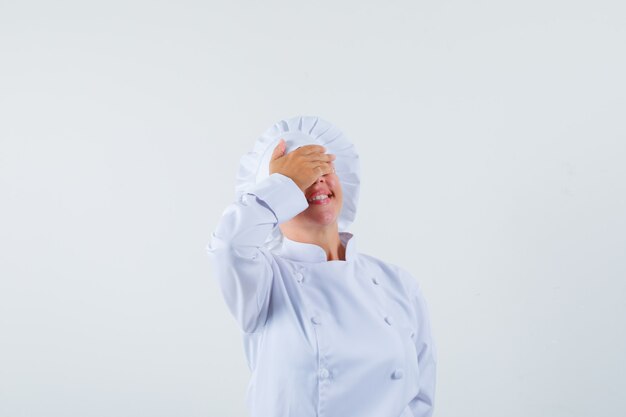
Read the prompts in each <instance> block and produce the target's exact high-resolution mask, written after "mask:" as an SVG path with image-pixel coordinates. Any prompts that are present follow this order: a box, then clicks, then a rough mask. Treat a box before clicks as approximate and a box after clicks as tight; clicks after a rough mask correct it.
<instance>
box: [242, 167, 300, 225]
mask: <svg viewBox="0 0 626 417" xmlns="http://www.w3.org/2000/svg"><path fill="white" fill-rule="evenodd" d="M247 193H248V194H253V195H255V196H256V197H258V198H259V199H260V200H262V201H263V202H264V203H265V204H267V205H268V206H269V208H270V209H271V210H272V212H273V213H274V215H275V216H276V220H278V223H283V222H285V221H287V220H290V219H291V218H293V217H295V216H296V215H297V214H299V213H301V212H303V211H304V210H306V209H307V207H309V203H308V201H306V197H305V196H304V193H303V192H302V190H301V189H300V187H298V185H297V184H296V183H295V182H294V181H293V180H292V179H291V178H289V177H288V176H286V175H283V174H279V173H277V172H275V173H273V174H271V175H270V176H268V177H266V178H265V179H263V180H262V181H261V182H259V183H257V184H255V185H254V186H253V187H252V188H251V189H249V190H248V191H247Z"/></svg>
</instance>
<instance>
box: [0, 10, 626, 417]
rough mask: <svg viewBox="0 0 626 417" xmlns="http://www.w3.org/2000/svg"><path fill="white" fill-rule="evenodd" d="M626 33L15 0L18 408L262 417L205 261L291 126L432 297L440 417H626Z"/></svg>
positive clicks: (2, 136) (11, 287) (596, 18)
mask: <svg viewBox="0 0 626 417" xmlns="http://www.w3.org/2000/svg"><path fill="white" fill-rule="evenodd" d="M624 45H626V6H624V5H623V2H621V1H617V0H615V1H585V2H583V1H565V0H558V1H555V0H541V1H539V0H532V1H515V2H511V1H472V2H468V1H460V0H456V1H421V2H408V1H407V2H392V1H390V2H384V5H383V2H380V4H378V3H373V2H367V1H358V2H357V1H353V2H341V1H332V2H331V1H328V2H294V1H283V2H270V1H264V2H252V1H250V2H242V1H229V2H223V3H218V2H211V1H177V2H173V1H171V2H167V1H128V0H125V1H107V2H104V1H102V2H81V1H74V2H70V1H55V2H44V1H19V2H18V1H3V2H2V3H0V60H1V64H0V192H1V194H0V239H1V240H0V276H1V278H0V416H1V417H20V416H28V417H40V416H41V417H43V416H45V417H56V416H59V417H74V416H75V417H84V416H107V417H110V416H116V417H125V416H132V417H135V416H151V417H159V416H168V417H169V416H183V417H196V416H198V417H199V416H244V415H246V413H247V412H246V409H245V404H244V395H245V390H246V385H247V382H248V376H249V372H248V369H247V368H246V364H245V359H244V354H243V345H242V343H241V338H240V333H239V331H238V328H237V326H236V323H235V321H234V319H233V318H232V317H231V316H230V315H229V313H228V311H227V308H226V305H225V304H224V302H223V300H222V298H221V294H220V293H219V289H218V286H217V282H216V280H215V279H214V277H212V275H211V269H210V264H209V263H208V259H207V258H206V255H205V245H206V243H207V242H208V239H209V235H210V233H211V231H212V230H213V229H214V227H215V226H216V224H217V221H218V220H219V217H220V215H221V213H222V211H223V210H224V208H225V207H226V206H227V205H228V204H230V203H231V202H232V201H233V200H234V184H235V182H234V181H235V173H236V170H237V166H238V163H239V158H240V156H241V155H243V154H244V153H245V152H247V151H248V150H250V149H251V147H252V144H253V143H254V140H255V139H256V138H257V136H259V135H260V134H261V133H262V132H263V131H264V130H265V129H267V128H268V127H270V126H271V125H272V124H273V123H275V122H276V121H278V120H280V119H283V118H289V117H293V116H296V115H317V116H320V117H322V118H324V119H327V120H328V121H330V122H331V123H333V124H335V125H336V126H338V127H339V128H340V129H341V130H342V131H343V132H344V133H345V135H346V136H347V137H348V138H349V139H350V140H351V141H352V142H353V143H354V144H355V146H356V148H357V150H358V151H359V153H360V156H361V168H362V187H361V199H360V205H359V212H358V216H357V220H356V222H355V223H354V225H353V227H352V230H351V231H352V232H353V233H355V235H358V237H359V249H360V250H361V251H362V252H364V253H368V254H371V255H374V256H377V257H379V258H381V259H383V260H386V261H389V262H392V263H396V264H399V265H402V266H404V267H406V268H408V269H409V270H410V271H411V272H412V273H413V274H414V275H415V276H416V277H417V278H418V279H419V281H420V283H421V285H422V287H423V290H424V293H425V295H426V297H427V300H428V303H429V308H430V310H431V315H432V324H433V330H434V336H435V338H436V341H437V343H438V353H439V364H438V386H437V398H436V412H435V416H437V417H458V416H464V417H502V416H507V417H528V416H546V417H588V416H606V417H608V416H623V415H625V414H626V396H625V395H624V389H625V388H626V385H625V383H624V375H626V360H625V359H624V352H626V323H625V317H626V302H625V299H626V261H625V259H624V257H625V255H626V215H625V213H626V164H625V161H626V127H625V124H624V120H625V115H626V99H625V97H626V95H625V93H626V82H625V77H624V74H626V59H625V54H624ZM268 417H269V416H268ZM346 417H352V416H346ZM382 417H394V416H382Z"/></svg>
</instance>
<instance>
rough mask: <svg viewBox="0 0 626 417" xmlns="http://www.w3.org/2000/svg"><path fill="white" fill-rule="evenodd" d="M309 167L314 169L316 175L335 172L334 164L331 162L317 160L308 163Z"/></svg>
mask: <svg viewBox="0 0 626 417" xmlns="http://www.w3.org/2000/svg"><path fill="white" fill-rule="evenodd" d="M309 166H310V168H311V169H312V170H313V171H315V174H316V175H317V176H318V177H321V176H322V175H326V174H332V173H334V172H335V165H334V164H333V163H332V162H319V161H316V162H314V163H312V164H310V165H309Z"/></svg>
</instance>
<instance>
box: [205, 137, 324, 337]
mask: <svg viewBox="0 0 626 417" xmlns="http://www.w3.org/2000/svg"><path fill="white" fill-rule="evenodd" d="M284 150H285V143H284V141H282V140H281V142H280V143H279V144H278V145H277V146H276V148H275V149H274V153H273V154H272V159H271V161H270V170H269V172H270V175H269V176H268V177H266V178H265V179H263V180H262V181H260V182H258V183H257V184H255V185H254V186H253V187H252V188H250V189H249V190H248V191H247V192H246V193H244V194H243V195H242V196H241V198H240V199H239V201H235V202H234V203H232V204H230V205H229V206H228V207H227V208H226V209H225V210H224V212H223V213H222V217H221V219H220V221H219V223H218V225H217V228H216V230H215V231H214V232H213V233H212V234H211V239H210V241H209V243H208V245H207V247H206V251H207V254H208V256H209V258H210V261H211V264H212V266H213V272H214V275H215V277H216V278H217V280H218V283H219V286H220V290H221V291H222V295H223V297H224V300H225V301H226V305H227V306H228V309H229V310H230V312H231V314H232V315H233V316H234V317H235V319H236V320H237V322H238V324H239V326H240V328H241V329H242V330H243V331H244V332H246V333H253V332H256V331H258V330H259V329H260V328H262V326H263V325H264V324H265V321H266V319H267V312H268V306H269V301H270V294H271V286H272V280H273V276H274V274H273V269H272V261H271V255H270V253H269V252H268V250H267V249H265V248H264V247H263V244H264V243H265V241H266V239H267V237H268V236H269V235H270V233H271V232H272V230H273V229H274V228H275V227H278V224H280V223H282V222H284V221H287V220H289V219H291V218H292V217H294V216H296V215H297V214H298V213H300V212H302V211H304V210H305V209H307V208H308V206H309V203H308V202H307V200H306V197H305V195H304V190H305V189H306V187H308V186H309V185H310V184H312V183H313V182H314V181H315V180H316V179H317V178H318V177H319V176H320V175H324V174H326V173H328V172H332V169H333V167H332V163H331V162H329V161H331V160H332V159H334V155H332V156H331V155H324V154H323V151H324V148H323V147H322V146H319V145H307V146H303V147H301V148H299V149H296V150H295V151H293V152H290V153H289V154H287V155H284ZM320 154H321V155H324V156H321V155H320ZM321 159H327V160H328V161H327V162H323V161H321ZM313 161H315V163H313Z"/></svg>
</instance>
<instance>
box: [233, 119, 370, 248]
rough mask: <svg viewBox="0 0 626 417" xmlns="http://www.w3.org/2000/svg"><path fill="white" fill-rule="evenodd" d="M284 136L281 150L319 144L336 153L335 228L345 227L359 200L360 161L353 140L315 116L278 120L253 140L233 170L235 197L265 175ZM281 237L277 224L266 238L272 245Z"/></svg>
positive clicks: (352, 215)
mask: <svg viewBox="0 0 626 417" xmlns="http://www.w3.org/2000/svg"><path fill="white" fill-rule="evenodd" d="M281 138H282V139H284V140H285V145H286V150H285V154H287V153H289V152H291V151H293V150H295V149H296V148H298V147H300V146H304V145H322V146H324V147H325V148H326V153H331V154H334V155H335V156H336V158H335V160H334V161H333V163H334V165H335V174H336V175H337V177H338V178H339V182H340V183H341V189H342V191H343V205H342V207H341V212H340V213H339V219H338V220H337V223H338V228H339V231H340V232H342V231H348V227H349V226H350V225H351V224H352V222H354V220H355V218H356V209H357V205H358V200H359V188H360V164H359V155H358V153H357V151H356V148H355V146H354V144H352V143H351V142H350V141H349V140H348V139H347V138H346V136H345V135H344V134H343V132H341V131H340V130H339V129H338V128H337V127H336V126H334V125H332V124H331V123H330V122H328V121H326V120H324V119H322V118H320V117H317V116H296V117H292V118H290V119H283V120H280V121H278V122H276V123H274V125H272V126H271V127H270V128H269V129H267V130H266V131H265V132H264V133H263V134H262V135H261V136H260V137H259V138H258V139H257V140H256V142H255V144H254V148H253V150H252V151H250V152H248V153H246V154H245V155H243V156H242V157H241V160H240V163H239V170H238V171H237V179H236V187H235V198H236V199H237V200H239V199H240V198H241V196H242V195H243V194H245V193H246V192H247V191H249V190H250V188H251V187H252V186H253V185H255V184H256V183H258V182H259V181H262V180H263V179H265V178H266V177H267V176H269V162H270V158H271V156H272V152H273V151H274V148H275V147H276V145H278V142H279V141H280V139H281ZM281 240H282V232H281V231H280V228H279V227H278V226H277V227H275V228H274V230H273V231H272V233H271V235H270V236H269V237H268V239H267V240H266V242H265V243H266V246H270V247H273V246H275V245H277V244H279V243H280V241H281Z"/></svg>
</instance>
